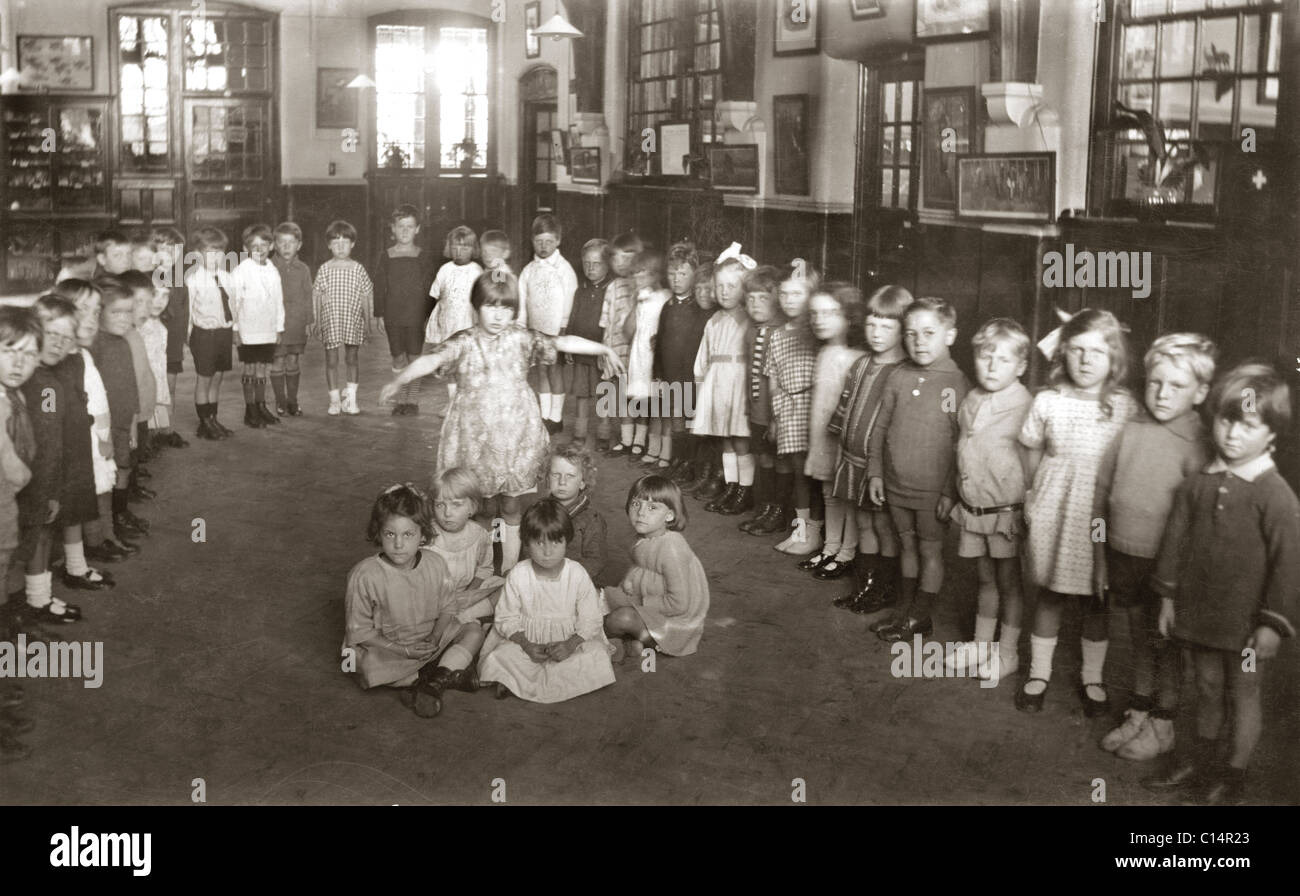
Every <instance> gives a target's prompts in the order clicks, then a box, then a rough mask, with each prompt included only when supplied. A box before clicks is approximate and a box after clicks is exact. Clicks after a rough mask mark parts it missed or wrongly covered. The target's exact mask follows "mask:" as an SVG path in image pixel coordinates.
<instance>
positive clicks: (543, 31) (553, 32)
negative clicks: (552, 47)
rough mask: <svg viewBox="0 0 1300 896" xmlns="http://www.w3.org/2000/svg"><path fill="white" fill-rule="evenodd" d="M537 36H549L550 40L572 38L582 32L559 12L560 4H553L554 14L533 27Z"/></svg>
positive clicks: (580, 35) (579, 35) (580, 34)
mask: <svg viewBox="0 0 1300 896" xmlns="http://www.w3.org/2000/svg"><path fill="white" fill-rule="evenodd" d="M533 34H534V35H536V36H537V37H549V38H550V39H551V40H573V39H574V38H578V37H582V32H581V31H579V30H578V29H577V28H574V27H573V26H572V25H570V24H569V20H568V19H566V18H565V17H564V15H563V14H562V13H561V12H560V4H559V3H558V2H557V3H556V4H555V15H553V16H551V17H550V18H549V19H547V20H546V22H545V23H544V24H542V25H539V26H538V27H536V28H534V29H533Z"/></svg>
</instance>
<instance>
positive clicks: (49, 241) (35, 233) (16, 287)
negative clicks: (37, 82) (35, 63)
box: [0, 94, 109, 292]
mask: <svg viewBox="0 0 1300 896" xmlns="http://www.w3.org/2000/svg"><path fill="white" fill-rule="evenodd" d="M108 123H109V116H108V99H107V98H105V97H87V96H81V95H79V96H62V95H55V94H44V95H39V96H5V97H2V98H0V178H3V182H4V184H5V192H4V201H3V203H0V292H28V291H31V290H36V289H42V288H44V287H45V286H48V285H49V284H50V283H52V282H53V280H54V276H55V275H56V274H57V273H58V270H59V265H60V263H61V259H63V258H66V257H69V256H73V255H87V254H93V244H94V235H95V233H96V232H97V231H98V230H100V229H102V228H103V227H105V226H107V222H108V213H109V209H108V182H107V180H108V179H107V164H106V152H105V148H106V146H107V144H108Z"/></svg>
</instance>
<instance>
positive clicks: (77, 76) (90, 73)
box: [18, 34, 95, 93]
mask: <svg viewBox="0 0 1300 896" xmlns="http://www.w3.org/2000/svg"><path fill="white" fill-rule="evenodd" d="M94 53H95V41H94V38H92V37H90V36H89V35H61V34H20V35H18V70H19V71H20V72H22V75H23V80H22V83H21V84H20V85H19V89H21V90H39V91H44V92H55V93H62V92H64V91H73V90H86V91H90V90H94V89H95V56H94Z"/></svg>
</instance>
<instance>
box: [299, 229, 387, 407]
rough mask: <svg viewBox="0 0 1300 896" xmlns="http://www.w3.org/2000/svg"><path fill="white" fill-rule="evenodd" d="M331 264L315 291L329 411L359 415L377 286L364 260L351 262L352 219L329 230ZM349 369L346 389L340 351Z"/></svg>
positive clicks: (318, 279) (319, 275) (354, 237)
mask: <svg viewBox="0 0 1300 896" xmlns="http://www.w3.org/2000/svg"><path fill="white" fill-rule="evenodd" d="M325 238H326V240H327V241H328V242H329V247H330V256H331V258H330V260H329V261H327V262H325V263H324V264H323V265H321V266H320V270H318V271H317V272H316V282H315V284H314V285H313V287H312V302H313V303H314V305H315V308H314V311H315V318H316V322H315V323H314V324H312V329H313V330H314V332H315V333H316V334H317V335H318V336H319V337H320V340H321V342H323V343H325V383H326V386H327V387H328V388H329V393H330V406H329V410H328V413H329V415H330V416H331V417H337V416H338V415H339V413H340V412H342V413H345V414H360V413H361V408H360V407H359V406H358V405H357V383H358V381H359V380H360V372H359V367H358V363H357V354H358V352H359V350H360V348H361V343H363V342H365V339H366V333H367V332H368V331H370V330H371V329H372V328H373V327H374V326H375V323H374V300H375V288H374V285H373V284H372V283H371V282H370V275H369V274H367V273H366V269H365V268H364V267H362V266H361V263H360V262H357V261H353V260H352V257H351V256H352V247H353V246H355V245H356V243H357V229H356V228H355V227H353V226H352V225H351V224H349V223H348V222H347V221H335V222H333V223H332V224H330V226H329V228H328V229H327V230H326V231H325ZM340 348H342V349H343V355H344V363H345V364H346V366H347V385H346V387H344V388H343V389H340V388H339V349H340Z"/></svg>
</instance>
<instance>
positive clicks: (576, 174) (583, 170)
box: [569, 146, 600, 184]
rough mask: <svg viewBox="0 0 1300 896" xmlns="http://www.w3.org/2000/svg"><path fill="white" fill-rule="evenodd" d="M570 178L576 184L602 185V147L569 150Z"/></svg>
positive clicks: (580, 147)
mask: <svg viewBox="0 0 1300 896" xmlns="http://www.w3.org/2000/svg"><path fill="white" fill-rule="evenodd" d="M569 177H570V178H572V179H573V182H574V183H575V184H598V183H600V147H598V146H575V147H573V149H571V150H569Z"/></svg>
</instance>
